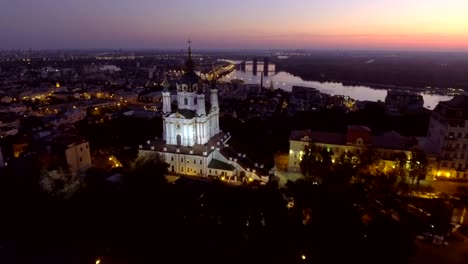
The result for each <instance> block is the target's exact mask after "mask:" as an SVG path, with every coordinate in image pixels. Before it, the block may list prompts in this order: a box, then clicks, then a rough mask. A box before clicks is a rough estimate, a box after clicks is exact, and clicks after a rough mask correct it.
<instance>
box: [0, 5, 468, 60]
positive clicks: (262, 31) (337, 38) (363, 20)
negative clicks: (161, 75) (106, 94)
mask: <svg viewBox="0 0 468 264" xmlns="http://www.w3.org/2000/svg"><path fill="white" fill-rule="evenodd" d="M189 37H190V38H191V39H192V40H193V42H194V44H193V45H194V47H196V48H199V49H202V48H203V49H205V48H217V49H220V48H221V49H222V48H255V49H257V48H258V49H262V48H306V49H307V48H311V49H317V48H327V49H409V50H415V49H417V50H463V51H468V0H392V1H390V0H326V1H318V0H288V1H286V0H281V1H280V0H248V1H247V0H245V1H242V0H237V1H234V0H231V1H227V0H197V1H195V0H134V1H130V0H3V1H1V2H0V48H3V49H10V48H33V49H42V48H51V49H55V48H60V49H66V48H130V49H138V48H181V47H185V45H186V42H185V41H186V40H187V39H188V38H189Z"/></svg>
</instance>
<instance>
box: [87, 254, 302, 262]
mask: <svg viewBox="0 0 468 264" xmlns="http://www.w3.org/2000/svg"><path fill="white" fill-rule="evenodd" d="M301 258H302V260H305V259H306V255H302V256H301ZM96 264H98V263H96Z"/></svg>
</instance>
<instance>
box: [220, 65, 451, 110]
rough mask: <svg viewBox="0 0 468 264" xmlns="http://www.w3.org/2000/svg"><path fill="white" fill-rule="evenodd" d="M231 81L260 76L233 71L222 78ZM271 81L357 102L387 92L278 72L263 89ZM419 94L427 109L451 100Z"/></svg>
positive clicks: (282, 86) (249, 81)
mask: <svg viewBox="0 0 468 264" xmlns="http://www.w3.org/2000/svg"><path fill="white" fill-rule="evenodd" d="M233 79H240V80H243V81H244V82H245V83H247V84H260V79H261V75H253V73H252V72H249V71H245V72H244V71H233V72H232V73H231V74H229V75H228V76H225V77H223V78H222V80H223V81H230V80H233ZM272 81H273V87H274V88H275V89H277V88H280V89H283V90H285V91H289V92H290V91H291V90H292V86H294V85H298V86H307V87H313V88H316V89H317V90H319V91H320V92H322V93H327V94H331V95H345V96H349V97H351V98H353V99H355V100H359V101H375V102H377V101H379V100H380V101H384V100H385V96H386V95H387V90H385V89H375V88H371V87H368V86H349V85H343V84H342V83H332V82H325V83H321V82H315V81H304V80H302V79H301V78H299V77H297V76H294V75H292V74H290V73H287V72H278V73H275V74H270V75H269V76H265V77H264V80H263V83H264V84H263V85H264V87H270V85H271V84H270V82H272ZM420 94H421V95H422V96H423V98H424V106H425V107H426V108H428V109H434V108H435V107H436V105H437V104H438V103H439V102H441V101H448V100H450V99H452V98H453V96H446V95H438V94H426V93H420Z"/></svg>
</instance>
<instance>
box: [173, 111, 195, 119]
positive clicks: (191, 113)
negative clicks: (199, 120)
mask: <svg viewBox="0 0 468 264" xmlns="http://www.w3.org/2000/svg"><path fill="white" fill-rule="evenodd" d="M177 112H178V113H179V114H180V115H182V116H183V117H184V118H185V119H192V118H194V117H195V111H193V110H190V109H179V110H177Z"/></svg>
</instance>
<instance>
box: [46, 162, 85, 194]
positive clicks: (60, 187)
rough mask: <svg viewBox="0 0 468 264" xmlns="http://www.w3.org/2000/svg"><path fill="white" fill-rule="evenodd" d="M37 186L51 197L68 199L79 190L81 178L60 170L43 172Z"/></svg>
mask: <svg viewBox="0 0 468 264" xmlns="http://www.w3.org/2000/svg"><path fill="white" fill-rule="evenodd" d="M39 185H40V186H41V187H42V189H43V190H44V191H45V192H47V193H48V194H50V195H52V196H59V197H62V198H64V199H69V198H70V197H72V196H73V195H74V194H75V193H76V192H77V191H78V190H79V189H80V188H81V186H82V177H81V175H79V174H71V173H69V172H65V171H64V170H63V169H61V168H59V169H57V170H52V171H48V170H43V171H42V172H41V176H40V179H39Z"/></svg>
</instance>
